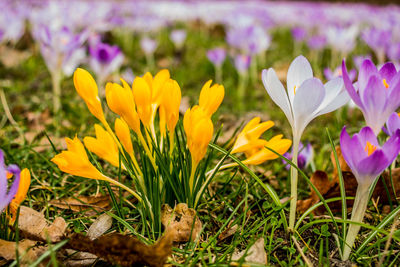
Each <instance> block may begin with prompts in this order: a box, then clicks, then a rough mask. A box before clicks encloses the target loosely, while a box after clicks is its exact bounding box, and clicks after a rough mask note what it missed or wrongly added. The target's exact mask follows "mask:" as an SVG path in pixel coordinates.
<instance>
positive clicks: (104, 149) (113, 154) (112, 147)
mask: <svg viewBox="0 0 400 267" xmlns="http://www.w3.org/2000/svg"><path fill="white" fill-rule="evenodd" d="M94 129H95V132H96V138H94V137H85V138H84V139H83V143H84V144H85V146H86V148H87V149H89V151H90V152H92V153H94V154H96V155H97V156H98V157H100V158H102V159H104V160H106V161H108V162H110V163H111V164H112V165H114V166H116V167H118V166H119V151H118V146H117V144H116V143H115V142H114V139H113V138H112V136H111V135H110V134H109V133H108V132H107V131H106V130H104V129H103V127H101V126H100V125H98V124H95V125H94Z"/></svg>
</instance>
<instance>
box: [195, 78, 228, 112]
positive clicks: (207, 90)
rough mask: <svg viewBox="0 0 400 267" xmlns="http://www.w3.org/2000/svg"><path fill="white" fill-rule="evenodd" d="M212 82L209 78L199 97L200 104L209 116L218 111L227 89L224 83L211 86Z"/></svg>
mask: <svg viewBox="0 0 400 267" xmlns="http://www.w3.org/2000/svg"><path fill="white" fill-rule="evenodd" d="M211 83H212V81H211V80H209V81H208V82H206V83H205V84H204V86H203V88H202V89H201V92H200V98H199V106H200V107H201V108H202V109H203V110H204V111H205V113H206V115H207V116H209V117H211V115H212V114H214V112H215V111H217V109H218V107H219V105H221V102H222V100H223V99H224V95H225V89H224V86H223V85H219V84H214V85H213V86H211ZM210 86H211V87H210Z"/></svg>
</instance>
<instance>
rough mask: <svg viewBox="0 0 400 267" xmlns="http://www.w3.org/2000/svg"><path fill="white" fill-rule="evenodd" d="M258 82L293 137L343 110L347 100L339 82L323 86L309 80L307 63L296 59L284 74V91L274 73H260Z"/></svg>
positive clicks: (337, 80) (310, 74)
mask: <svg viewBox="0 0 400 267" xmlns="http://www.w3.org/2000/svg"><path fill="white" fill-rule="evenodd" d="M262 80H263V83H264V86H265V88H266V90H267V92H268V94H269V95H270V96H271V98H272V100H273V101H274V102H275V104H277V105H278V106H279V107H280V108H281V109H282V111H283V112H284V113H285V115H286V117H287V119H288V121H289V123H290V125H291V126H292V130H293V136H301V134H302V133H303V131H304V129H305V127H306V126H307V125H308V123H310V121H311V120H313V119H314V118H316V117H317V116H319V115H322V114H325V113H328V112H331V111H333V110H335V109H337V108H339V107H341V106H343V105H344V104H345V103H346V102H347V101H348V100H349V96H348V94H347V92H346V90H344V87H343V81H342V79H341V78H335V79H333V80H330V81H329V82H327V83H326V84H325V85H324V84H322V82H321V81H320V80H319V79H316V78H313V72H312V69H311V65H310V63H309V62H308V60H307V59H306V58H305V57H303V56H298V57H297V58H296V59H295V60H294V61H293V62H292V63H291V64H290V67H289V70H288V73H287V79H286V80H287V91H286V90H285V88H284V87H283V85H282V83H281V82H280V81H279V79H278V76H277V75H276V73H275V70H274V69H272V68H269V69H268V70H263V72H262Z"/></svg>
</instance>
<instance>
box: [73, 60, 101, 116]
mask: <svg viewBox="0 0 400 267" xmlns="http://www.w3.org/2000/svg"><path fill="white" fill-rule="evenodd" d="M74 85H75V89H76V91H77V92H78V94H79V95H80V96H81V97H82V98H83V100H84V101H85V103H86V105H87V107H88V109H89V111H90V112H91V113H92V114H93V115H94V116H95V117H96V118H97V119H99V120H100V121H101V122H105V118H104V113H103V108H102V107H101V102H100V98H99V90H98V88H97V84H96V82H95V80H94V79H93V77H92V75H90V73H89V72H87V71H86V70H84V69H81V68H77V69H76V71H75V72H74Z"/></svg>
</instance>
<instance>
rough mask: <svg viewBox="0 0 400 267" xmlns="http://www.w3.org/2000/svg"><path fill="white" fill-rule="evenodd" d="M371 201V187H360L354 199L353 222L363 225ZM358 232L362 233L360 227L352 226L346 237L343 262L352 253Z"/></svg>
mask: <svg viewBox="0 0 400 267" xmlns="http://www.w3.org/2000/svg"><path fill="white" fill-rule="evenodd" d="M368 200H369V185H360V184H359V185H358V187H357V192H356V198H355V199H354V205H353V210H352V212H351V221H352V222H357V223H361V222H362V221H363V219H364V214H365V211H366V209H367V205H368ZM358 231H360V225H357V224H350V226H349V231H348V232H347V236H346V243H345V245H344V246H345V247H344V250H343V258H342V260H344V261H345V260H348V259H349V256H350V252H351V248H352V247H353V245H354V241H355V239H356V237H357V234H358Z"/></svg>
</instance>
